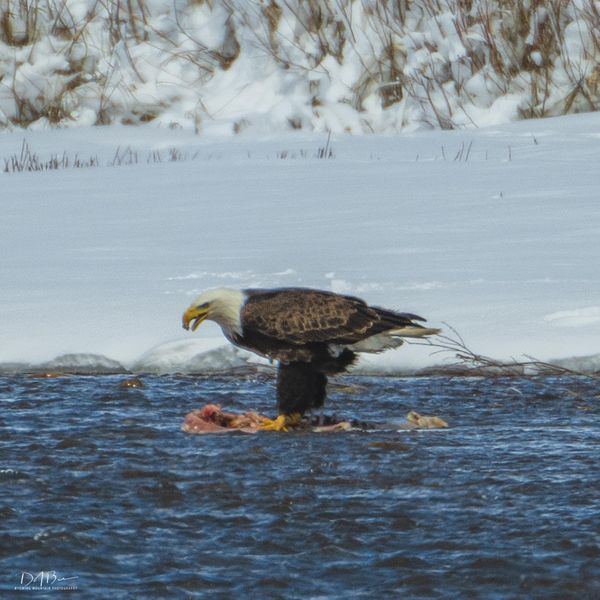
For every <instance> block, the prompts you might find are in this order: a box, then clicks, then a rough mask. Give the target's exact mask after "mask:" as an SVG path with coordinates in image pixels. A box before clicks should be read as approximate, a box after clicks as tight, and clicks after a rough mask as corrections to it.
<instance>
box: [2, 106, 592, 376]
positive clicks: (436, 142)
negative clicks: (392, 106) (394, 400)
mask: <svg viewBox="0 0 600 600" xmlns="http://www.w3.org/2000/svg"><path fill="white" fill-rule="evenodd" d="M24 139H26V141H27V143H28V145H29V148H30V150H31V151H32V152H35V153H37V154H38V155H39V157H40V159H43V160H46V159H48V158H49V156H50V155H51V154H56V155H58V156H59V157H60V156H62V155H63V152H66V153H67V155H68V156H69V157H70V160H71V161H72V160H73V158H74V156H75V155H76V154H77V155H78V156H79V158H80V159H82V160H84V159H87V158H89V156H94V157H97V158H98V161H99V164H100V166H98V167H90V168H80V169H75V168H67V169H60V170H55V171H45V172H22V173H0V189H1V192H0V195H1V200H0V215H1V220H0V256H1V257H2V258H1V260H0V282H1V288H0V362H2V363H9V362H24V363H39V362H41V361H47V360H51V359H54V358H56V357H57V356H60V355H63V354H66V353H96V354H102V355H104V356H106V357H108V358H110V359H114V360H116V361H119V362H121V363H122V364H124V365H126V366H128V367H135V368H137V369H145V368H150V367H152V368H154V369H157V370H164V371H177V370H185V369H186V366H187V367H189V365H190V364H191V363H190V362H189V361H190V360H192V361H193V359H194V356H195V355H197V354H198V353H199V352H201V351H204V350H207V349H209V348H214V347H217V346H219V345H221V344H223V343H225V340H224V338H223V337H222V336H221V333H220V330H219V329H218V327H216V326H214V325H212V324H203V325H202V326H201V327H200V328H199V330H198V331H197V332H196V333H194V334H191V333H189V332H186V331H184V330H183V329H182V328H181V324H180V318H181V314H182V312H183V310H184V309H185V308H186V307H187V305H188V304H189V302H190V301H191V300H192V299H193V297H194V296H195V295H196V294H198V293H199V292H200V291H202V290H204V289H207V288H211V287H216V286H232V287H258V286H264V287H272V286H287V285H301V286H311V287H318V288H325V289H331V290H334V291H337V292H347V293H351V294H354V295H359V296H362V297H364V298H365V299H366V300H368V301H369V302H371V303H375V304H379V305H382V306H388V307H391V308H396V309H401V310H404V311H410V312H416V313H418V314H421V315H423V316H425V317H427V318H428V320H429V322H430V323H431V324H432V325H434V326H440V325H441V326H443V325H442V324H443V323H448V324H450V325H451V326H453V327H454V328H456V329H457V330H458V331H459V332H460V333H461V334H462V336H463V337H464V338H465V340H466V342H467V343H468V345H469V346H470V347H471V348H472V349H474V350H476V351H478V352H481V353H484V354H487V355H491V356H494V357H498V358H506V357H509V356H515V357H519V356H521V355H523V354H525V353H526V354H531V355H535V356H536V357H538V358H541V359H547V358H552V357H569V356H581V355H592V354H597V353H600V271H599V269H598V262H599V258H600V204H599V203H600V177H599V175H598V172H599V167H600V114H598V113H595V114H583V115H574V116H568V117H560V118H555V119H547V120H540V121H521V122H518V123H513V124H508V125H502V126H497V127H492V128H487V129H472V130H468V131H446V132H441V131H431V132H419V133H413V134H404V135H401V136H394V137H384V136H364V137H351V136H348V137H344V136H341V135H334V137H333V139H332V140H331V147H332V150H333V155H334V156H333V158H330V159H319V158H317V155H318V152H319V149H320V148H323V147H324V146H325V144H326V142H327V139H326V136H325V135H317V134H308V133H297V134H281V135H278V136H277V137H270V138H266V137H264V138H260V139H259V138H257V137H255V136H250V134H248V135H244V134H241V135H239V136H237V137H235V138H228V139H225V140H223V139H221V140H219V139H216V138H215V139H210V138H207V137H200V136H196V135H194V134H192V133H190V132H186V131H183V130H169V129H160V128H156V127H152V126H145V127H138V128H133V127H129V128H127V127H119V126H110V127H96V128H76V129H69V130H53V131H39V132H26V133H24V132H14V133H4V134H2V136H0V167H4V165H5V163H4V160H3V159H10V157H11V156H13V155H18V154H20V152H21V145H22V143H23V140H24ZM117 148H120V150H119V156H121V157H124V158H123V160H120V161H116V162H121V163H122V164H120V165H116V166H111V163H113V162H115V161H114V157H115V153H116V151H117ZM173 148H175V149H177V152H175V153H173V152H172V151H171V149H173ZM134 153H137V154H134ZM134 156H136V158H135V159H133V157H134ZM170 156H176V157H177V158H178V160H176V161H169V157H170ZM128 163H129V164H128ZM130 163H133V164H130ZM88 358H89V357H88ZM242 358H243V357H242ZM82 360H87V359H85V358H82ZM90 360H92V361H93V359H90ZM223 360H224V361H230V362H225V363H224V364H225V365H227V364H233V363H234V362H235V361H236V360H241V359H240V358H239V357H237V358H236V357H235V356H234V357H232V356H231V355H228V354H224V355H223ZM440 360H442V358H441V357H439V356H437V357H433V358H431V357H429V355H428V353H427V352H425V351H424V350H423V349H419V348H415V347H411V348H406V347H405V348H402V349H400V350H398V351H395V352H390V353H387V354H384V355H381V356H378V357H371V358H369V361H370V363H371V364H375V365H377V366H380V367H381V368H386V369H402V368H407V367H418V366H423V365H426V364H431V363H432V362H439V361H440ZM232 361H233V362H232Z"/></svg>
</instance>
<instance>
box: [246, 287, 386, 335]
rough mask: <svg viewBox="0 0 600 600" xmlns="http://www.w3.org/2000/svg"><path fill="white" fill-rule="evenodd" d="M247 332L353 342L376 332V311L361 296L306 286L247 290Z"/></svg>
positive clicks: (379, 320) (377, 319)
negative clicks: (312, 288)
mask: <svg viewBox="0 0 600 600" xmlns="http://www.w3.org/2000/svg"><path fill="white" fill-rule="evenodd" d="M246 293H247V294H248V299H247V301H246V304H245V305H244V307H243V309H242V313H241V317H242V327H243V328H244V331H254V332H256V333H259V334H261V335H264V336H267V337H271V338H275V339H278V340H282V341H286V342H288V343H291V344H299V345H301V344H309V343H318V342H327V343H334V344H335V343H338V344H351V343H353V342H357V341H359V340H362V339H364V338H365V337H366V336H367V335H372V333H375V331H373V330H374V328H378V327H376V326H377V324H379V323H380V322H381V317H380V316H379V314H378V313H377V311H376V310H374V309H372V308H370V307H368V306H367V304H366V303H365V302H363V301H362V300H360V299H359V298H354V297H352V296H342V295H340V294H333V293H331V292H323V291H319V290H311V289H303V288H280V289H275V290H268V291H267V290H265V291H263V290H246Z"/></svg>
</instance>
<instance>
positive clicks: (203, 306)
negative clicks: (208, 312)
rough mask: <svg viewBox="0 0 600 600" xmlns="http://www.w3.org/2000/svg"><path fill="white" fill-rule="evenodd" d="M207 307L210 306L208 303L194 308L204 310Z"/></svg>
mask: <svg viewBox="0 0 600 600" xmlns="http://www.w3.org/2000/svg"><path fill="white" fill-rule="evenodd" d="M209 306H210V302H203V303H202V304H200V306H197V307H196V308H199V309H204V308H208V307H209Z"/></svg>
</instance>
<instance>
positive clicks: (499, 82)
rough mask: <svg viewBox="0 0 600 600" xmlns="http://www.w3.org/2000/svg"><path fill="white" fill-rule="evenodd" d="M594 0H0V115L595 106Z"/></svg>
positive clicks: (13, 119) (390, 126)
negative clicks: (439, 0) (569, 0)
mask: <svg viewBox="0 0 600 600" xmlns="http://www.w3.org/2000/svg"><path fill="white" fill-rule="evenodd" d="M599 40H600V2H598V1H597V0H576V1H573V2H538V1H534V0H519V1H517V0H508V1H503V2H491V1H489V0H473V1H472V2H471V1H469V2H465V1H463V0H446V1H444V2H436V1H434V0H425V1H423V2H406V1H396V0H393V1H392V0H384V1H374V0H302V1H299V2H292V1H288V0H270V1H261V0H243V1H242V0H211V1H205V0H173V1H168V2H166V1H165V0H135V1H127V2H125V0H117V1H115V0H111V1H110V2H97V1H95V0H33V1H31V2H23V1H22V0H4V1H3V2H2V3H1V6H0V126H4V127H8V128H13V127H15V126H18V127H26V126H31V127H34V128H44V127H46V126H48V125H49V124H60V125H61V126H73V125H92V124H108V123H121V124H135V123H144V122H148V121H155V122H157V123H160V124H161V125H163V126H170V127H183V128H189V129H194V130H195V131H197V132H204V133H207V132H209V133H220V134H228V135H231V134H233V133H237V132H240V131H243V130H248V129H250V130H254V131H255V132H268V133H272V132H273V131H280V132H281V131H289V130H292V129H306V130H313V131H317V132H319V131H326V130H331V131H333V132H334V133H341V132H353V133H358V132H365V133H371V132H379V133H383V132H385V133H390V132H398V131H407V130H408V131H413V130H415V129H417V128H431V127H435V128H442V129H449V128H461V127H469V126H473V125H476V126H485V125H494V124H499V123H503V122H507V121H510V120H514V119H517V118H530V117H544V116H553V115H561V114H565V113H571V112H582V111H594V110H598V108H599V107H600V99H599V93H600V88H599V85H600V67H599V66H598V65H599V64H600V43H599Z"/></svg>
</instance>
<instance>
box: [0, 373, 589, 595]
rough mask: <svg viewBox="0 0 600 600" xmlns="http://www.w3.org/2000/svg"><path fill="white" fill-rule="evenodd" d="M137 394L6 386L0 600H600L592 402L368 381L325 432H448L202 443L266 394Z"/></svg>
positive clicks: (464, 386)
mask: <svg viewBox="0 0 600 600" xmlns="http://www.w3.org/2000/svg"><path fill="white" fill-rule="evenodd" d="M122 379H123V377H69V378H60V379H52V380H40V379H33V378H27V377H24V376H21V377H3V378H0V406H1V407H2V411H1V413H0V430H1V432H2V434H1V440H0V452H1V454H0V597H2V598H12V597H15V598H23V597H26V596H27V594H28V592H26V591H20V590H15V589H14V588H15V587H16V586H18V585H19V584H20V579H21V577H22V573H23V572H27V573H33V574H36V573H39V572H41V571H44V572H49V571H55V572H56V576H59V577H77V579H76V580H68V581H65V582H64V584H67V583H69V584H75V585H76V586H77V592H75V594H78V595H80V596H81V597H85V598H204V597H210V598H213V597H214V598H385V597H391V598H498V599H500V598H502V599H504V598H557V599H558V598H600V468H599V466H598V465H599V463H600V444H599V442H600V428H599V425H600V389H598V387H594V386H593V385H592V384H591V383H590V382H585V381H583V380H574V379H571V380H569V379H553V380H550V379H547V380H544V381H542V382H536V383H532V382H529V381H526V380H508V379H507V380H476V379H472V380H465V379H463V380H458V379H457V380H448V379H444V378H433V379H374V378H354V379H349V381H352V382H353V383H357V384H360V385H364V386H366V389H365V390H362V391H361V392H360V393H358V394H344V393H341V392H339V391H338V393H334V394H332V396H331V399H330V402H329V404H328V412H334V411H335V412H338V413H339V414H344V415H348V416H353V417H357V418H359V419H364V420H374V421H389V420H390V419H394V418H395V419H397V421H398V422H400V421H403V420H404V416H405V415H406V413H407V412H408V411H409V410H411V409H415V410H417V411H419V412H421V413H423V414H436V415H439V416H441V417H443V418H444V419H446V420H447V421H448V422H449V423H450V424H451V428H450V429H448V430H436V431H419V432H397V431H396V430H394V428H393V427H391V428H390V429H389V430H386V431H373V432H369V433H365V432H351V433H330V434H311V433H292V434H277V433H263V434H259V435H254V436H253V435H241V434H240V435H238V434H232V435H222V436H219V435H213V436H190V435H186V434H183V433H181V432H180V430H179V428H180V425H181V422H182V419H183V417H184V415H185V414H186V412H188V411H189V410H191V409H193V408H197V407H199V406H200V405H202V404H204V403H205V402H208V401H213V402H214V401H216V402H221V403H222V404H223V406H225V407H227V408H231V409H235V410H238V409H244V408H245V409H251V408H252V409H257V410H259V411H262V412H267V413H273V401H272V399H271V398H272V385H271V383H270V382H260V381H241V380H227V379H206V380H203V379H194V378H176V377H146V378H144V382H145V387H144V388H142V389H121V388H120V387H119V385H118V384H119V382H120V381H121V380H122ZM55 585H58V583H55ZM30 593H31V592H30ZM57 593H60V592H58V591H56V590H54V591H51V590H48V591H46V592H44V591H36V592H35V597H36V598H43V597H46V596H48V597H53V598H56V597H57V596H56V594H57Z"/></svg>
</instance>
